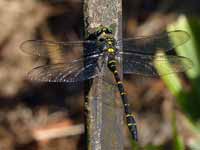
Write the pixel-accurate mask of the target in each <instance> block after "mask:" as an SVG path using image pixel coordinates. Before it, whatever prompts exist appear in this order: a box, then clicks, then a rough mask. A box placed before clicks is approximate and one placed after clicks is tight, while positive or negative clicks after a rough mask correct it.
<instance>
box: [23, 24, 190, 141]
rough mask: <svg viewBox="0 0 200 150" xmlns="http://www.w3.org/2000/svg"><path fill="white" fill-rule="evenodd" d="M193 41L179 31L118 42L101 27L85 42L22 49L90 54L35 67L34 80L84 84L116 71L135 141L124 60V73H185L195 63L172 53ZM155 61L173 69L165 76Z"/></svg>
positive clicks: (30, 43)
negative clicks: (125, 80) (174, 41)
mask: <svg viewBox="0 0 200 150" xmlns="http://www.w3.org/2000/svg"><path fill="white" fill-rule="evenodd" d="M169 37H173V38H176V39H178V40H177V41H178V42H176V43H173V42H171V40H170V39H169ZM189 38H190V36H189V35H188V33H187V32H185V31H182V30H175V31H171V32H163V33H159V34H154V35H151V36H143V37H138V38H137V37H136V38H127V39H126V38H125V39H119V40H116V39H115V37H114V33H113V30H112V28H111V27H105V26H102V25H101V26H99V27H97V28H96V30H95V31H94V32H93V33H91V34H90V35H89V37H88V38H87V39H86V40H83V41H72V42H54V41H44V40H27V41H25V42H23V43H22V44H21V46H20V47H21V50H22V51H23V52H25V53H28V54H31V55H37V56H40V57H46V58H48V57H49V56H50V55H54V54H56V53H58V51H60V50H61V49H62V50H69V49H79V50H85V51H86V53H85V55H84V56H82V57H80V58H78V59H75V60H73V61H71V62H70V63H67V62H66V60H65V59H60V60H59V62H58V63H55V64H49V65H42V66H38V67H36V68H33V69H32V70H31V71H30V72H29V73H28V78H29V79H30V80H35V81H44V82H65V83H73V82H81V81H85V80H90V79H93V78H95V77H100V76H101V75H102V73H103V72H102V68H103V67H107V68H108V69H109V70H110V72H112V74H113V77H114V79H115V82H116V85H117V87H118V91H119V94H120V96H121V100H122V103H123V107H124V112H125V117H126V121H127V126H128V128H129V131H130V133H131V135H132V138H133V139H134V140H135V141H138V131H137V125H136V121H135V118H134V116H133V115H132V113H131V109H130V106H129V103H128V98H127V93H126V90H125V87H124V85H123V83H122V80H121V77H120V75H119V73H118V72H119V71H118V67H119V62H120V61H121V60H123V63H122V64H123V69H122V72H123V74H138V75H143V76H151V77H159V76H162V75H167V74H170V73H174V72H184V71H186V70H188V69H190V68H191V67H192V61H191V60H190V59H189V58H186V57H183V56H177V55H173V54H170V52H172V51H173V49H174V48H176V47H178V46H180V45H182V44H184V43H185V42H187V41H188V40H189ZM49 49H51V51H50V50H49ZM121 49H123V51H122V50H121ZM160 50H162V51H164V52H165V53H166V55H155V54H156V52H157V51H160ZM61 56H63V57H64V53H61ZM99 59H101V60H103V61H101V63H100V64H99V63H98V60H99ZM85 62H86V63H85ZM155 62H156V64H158V65H162V64H166V63H167V64H170V66H171V67H172V68H173V69H172V70H167V72H164V73H160V72H157V70H156V66H155Z"/></svg>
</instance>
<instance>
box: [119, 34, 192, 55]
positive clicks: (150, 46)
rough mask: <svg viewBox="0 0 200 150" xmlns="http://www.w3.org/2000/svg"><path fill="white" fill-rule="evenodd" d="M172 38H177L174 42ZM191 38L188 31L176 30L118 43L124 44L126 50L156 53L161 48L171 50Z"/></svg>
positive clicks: (165, 50) (166, 50)
mask: <svg viewBox="0 0 200 150" xmlns="http://www.w3.org/2000/svg"><path fill="white" fill-rule="evenodd" d="M170 38H173V39H174V40H176V43H173V42H172V41H171V40H170ZM189 39H190V36H189V34H188V33H187V32H185V31H182V30H175V31H171V32H163V33H160V34H155V35H150V36H144V37H136V38H127V39H123V40H119V41H118V44H117V45H121V44H123V51H125V52H137V53H141V54H155V53H156V52H157V51H160V50H162V51H164V52H169V51H171V50H173V49H174V48H176V47H177V46H180V45H182V44H184V43H185V42H187V41H188V40H189Z"/></svg>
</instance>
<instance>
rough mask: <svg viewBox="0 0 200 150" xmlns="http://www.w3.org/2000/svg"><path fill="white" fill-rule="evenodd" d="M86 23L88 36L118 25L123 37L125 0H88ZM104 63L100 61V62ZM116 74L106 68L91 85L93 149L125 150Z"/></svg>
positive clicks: (89, 126) (117, 34)
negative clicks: (105, 27)
mask: <svg viewBox="0 0 200 150" xmlns="http://www.w3.org/2000/svg"><path fill="white" fill-rule="evenodd" d="M84 23H85V31H86V35H88V33H90V32H91V31H92V29H94V28H96V27H98V26H99V25H104V26H109V25H111V24H113V25H114V26H115V38H116V39H120V38H121V37H122V1H121V0H85V1H84ZM99 61H101V60H99ZM112 76H113V75H112V74H111V73H110V71H109V70H108V69H107V67H105V68H104V76H103V77H100V78H95V79H94V81H93V84H92V85H91V88H90V91H89V94H88V99H87V100H88V101H87V105H86V110H87V111H86V112H87V127H86V131H87V140H88V144H87V146H88V148H87V149H91V150H108V149H109V150H121V149H124V148H123V132H122V124H123V111H122V109H121V108H119V107H114V106H115V105H117V104H116V101H120V99H119V97H117V95H116V90H115V88H116V87H115V85H114V84H113V85H112V84H108V83H107V82H105V80H104V79H105V78H106V81H107V80H109V81H111V82H113V81H114V80H113V77H112Z"/></svg>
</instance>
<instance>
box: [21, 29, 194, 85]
mask: <svg viewBox="0 0 200 150" xmlns="http://www.w3.org/2000/svg"><path fill="white" fill-rule="evenodd" d="M169 37H171V38H173V39H175V40H176V41H177V42H176V44H174V43H172V42H171V41H170V39H169ZM188 39H189V35H188V34H187V32H184V31H180V30H177V31H172V32H164V33H161V34H155V35H152V36H146V37H140V38H129V39H123V40H119V41H117V46H119V45H120V44H122V42H123V52H120V53H118V54H119V55H118V56H117V57H123V72H124V73H125V74H139V75H144V76H159V75H165V74H170V73H173V72H183V71H185V70H187V69H189V68H191V67H192V62H191V61H190V60H189V59H188V58H185V57H181V56H175V55H166V56H165V55H156V52H157V51H160V50H162V51H164V52H169V51H171V50H172V49H173V48H175V47H177V46H179V45H181V44H184V43H185V42H186V41H188ZM101 47H104V46H103V45H101ZM21 49H22V51H24V52H25V53H28V54H32V55H37V56H41V57H49V56H54V55H57V53H59V55H60V56H61V60H62V58H63V60H62V61H59V62H61V63H57V62H56V63H57V64H53V65H46V66H39V67H37V68H34V69H33V70H32V71H31V72H29V74H28V75H29V78H30V79H32V80H39V81H46V82H77V81H83V80H87V79H91V78H94V77H95V76H97V74H98V73H99V70H98V69H100V68H101V66H102V64H100V68H99V67H98V68H96V67H97V59H98V58H99V56H103V55H104V54H106V53H104V52H102V51H101V48H99V45H98V44H97V41H74V42H53V41H42V40H28V41H25V42H24V43H22V44H21ZM72 50H75V51H77V50H78V51H79V50H80V52H81V51H83V50H84V51H85V52H86V56H87V57H86V56H85V57H84V58H82V59H78V60H74V61H73V62H72V63H69V64H67V63H63V62H66V60H64V58H65V57H64V55H66V54H65V53H66V52H68V51H72ZM168 54H169V53H168ZM104 56H106V55H104ZM59 58H60V57H59ZM101 58H102V59H104V60H106V58H103V57H101ZM84 62H86V63H87V64H85V65H84ZM103 62H104V63H105V62H106V61H103ZM167 65H168V66H169V65H170V67H171V68H173V69H167V68H165V71H164V72H162V73H160V72H159V73H158V72H157V71H156V68H155V66H162V67H166V66H167Z"/></svg>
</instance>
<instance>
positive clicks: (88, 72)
mask: <svg viewBox="0 0 200 150" xmlns="http://www.w3.org/2000/svg"><path fill="white" fill-rule="evenodd" d="M98 57H99V56H98ZM98 57H97V56H92V57H88V58H86V59H78V60H75V61H73V62H72V63H70V64H66V63H58V64H51V65H44V66H39V67H36V68H34V69H33V70H31V71H30V72H29V73H28V78H29V79H30V80H35V81H43V82H69V83H70V82H79V81H84V80H87V79H92V78H94V77H96V76H98V74H99V70H98V67H97V60H98ZM84 61H89V62H90V63H88V64H87V65H85V66H84Z"/></svg>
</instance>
